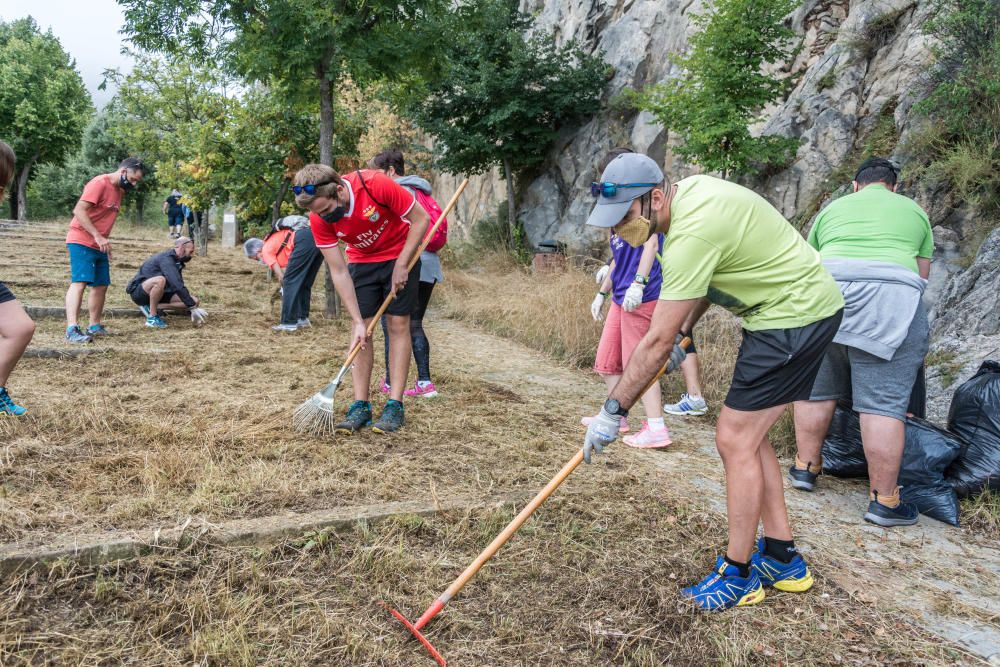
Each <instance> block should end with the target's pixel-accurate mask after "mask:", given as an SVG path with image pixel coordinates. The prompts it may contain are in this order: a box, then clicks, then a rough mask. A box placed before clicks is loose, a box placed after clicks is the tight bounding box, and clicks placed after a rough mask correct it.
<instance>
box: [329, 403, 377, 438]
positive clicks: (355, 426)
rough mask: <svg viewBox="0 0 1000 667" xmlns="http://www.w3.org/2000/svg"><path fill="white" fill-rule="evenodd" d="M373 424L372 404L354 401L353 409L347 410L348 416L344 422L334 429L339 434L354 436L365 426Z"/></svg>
mask: <svg viewBox="0 0 1000 667" xmlns="http://www.w3.org/2000/svg"><path fill="white" fill-rule="evenodd" d="M371 423H372V404H371V403H369V402H368V401H354V402H353V403H351V407H349V408H347V416H346V417H344V421H342V422H340V423H339V424H337V425H336V426H334V427H333V430H334V431H336V432H337V433H343V434H344V435H353V434H354V433H355V432H356V431H360V430H361V429H362V428H364V427H365V426H371Z"/></svg>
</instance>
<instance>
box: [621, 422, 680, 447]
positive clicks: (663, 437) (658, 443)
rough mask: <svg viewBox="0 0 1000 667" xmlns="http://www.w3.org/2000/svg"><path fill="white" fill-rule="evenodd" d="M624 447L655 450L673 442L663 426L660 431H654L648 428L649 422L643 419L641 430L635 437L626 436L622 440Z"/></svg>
mask: <svg viewBox="0 0 1000 667" xmlns="http://www.w3.org/2000/svg"><path fill="white" fill-rule="evenodd" d="M622 440H623V441H624V442H625V444H626V445H628V446H629V447H637V448H639V449H656V448H658V447H666V446H667V445H669V444H670V443H672V442H673V440H671V439H670V431H668V430H667V427H666V426H664V427H663V428H662V429H656V430H655V431H654V430H653V429H651V428H649V422H648V421H646V420H645V419H644V420H643V421H642V430H640V431H639V432H638V433H636V434H635V435H628V436H625V437H624V438H622Z"/></svg>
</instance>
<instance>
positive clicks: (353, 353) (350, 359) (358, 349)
mask: <svg viewBox="0 0 1000 667" xmlns="http://www.w3.org/2000/svg"><path fill="white" fill-rule="evenodd" d="M468 184H469V179H467V178H466V179H465V180H464V181H462V182H461V183H460V184H459V185H458V189H456V190H455V194H453V195H452V196H451V199H450V200H448V205H447V206H445V207H444V210H443V211H441V215H440V216H438V219H437V221H436V222H435V223H434V225H433V226H431V228H430V229H429V230H428V231H427V233H426V234H424V240H423V241H421V242H420V245H419V246H417V249H416V250H415V251H414V253H413V257H411V258H410V263H409V264H407V266H406V271H407V273H409V272H410V271H411V270H412V269H413V267H414V266H415V265H416V263H417V260H418V259H420V253H422V252H423V251H424V249H425V248H427V244H428V243H430V242H431V239H432V238H434V234H435V233H436V232H437V230H438V227H440V226H441V223H442V222H444V219H445V218H446V217H448V214H449V213H451V209H453V208H455V205H456V204H458V198H459V196H461V194H462V191H463V190H465V188H466V186H467V185H468ZM413 205H414V206H420V204H418V203H416V202H414V203H413ZM395 298H396V295H395V294H389V296H387V297H385V301H383V302H382V305H381V306H379V309H378V311H376V313H375V315H374V316H373V317H372V321H371V322H369V323H368V330H367V332H366V333H365V338H371V335H372V332H373V331H375V324H376V323H377V322H378V321H379V320H380V319H382V315H383V313H385V311H386V309H388V308H389V304H390V303H392V300H393V299H395ZM361 347H362V346H361V345H360V344H359V345H355V346H354V349H353V350H351V353H350V354H349V355H347V361H345V362H344V365H343V367H342V368H341V369H340V373H338V374H337V377H338V378H340V377H342V376H343V375H344V373H346V372H347V369H348V368H350V367H351V364H352V363H354V359H355V358H356V357H357V356H358V353H360V352H361Z"/></svg>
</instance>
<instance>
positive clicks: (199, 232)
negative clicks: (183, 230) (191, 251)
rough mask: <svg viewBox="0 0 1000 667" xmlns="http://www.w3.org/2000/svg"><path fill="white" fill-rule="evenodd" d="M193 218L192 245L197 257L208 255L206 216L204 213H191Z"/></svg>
mask: <svg viewBox="0 0 1000 667" xmlns="http://www.w3.org/2000/svg"><path fill="white" fill-rule="evenodd" d="M191 215H193V216H194V231H193V232H192V233H193V234H194V245H195V247H196V248H197V249H198V256H199V257H205V256H207V255H208V216H207V215H206V214H205V211H193V212H192V213H191Z"/></svg>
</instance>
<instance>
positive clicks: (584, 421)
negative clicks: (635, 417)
mask: <svg viewBox="0 0 1000 667" xmlns="http://www.w3.org/2000/svg"><path fill="white" fill-rule="evenodd" d="M592 421H594V418H593V417H584V418H583V419H581V420H580V423H581V424H583V425H584V426H590V422H592ZM618 432H619V433H628V432H629V426H628V419H626V418H625V417H622V422H621V425H620V426H619V427H618Z"/></svg>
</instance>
